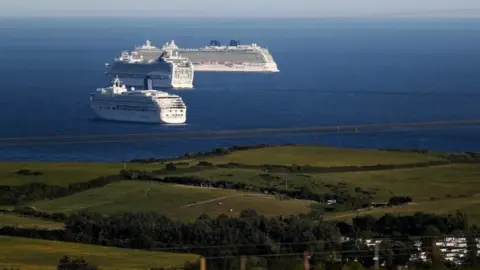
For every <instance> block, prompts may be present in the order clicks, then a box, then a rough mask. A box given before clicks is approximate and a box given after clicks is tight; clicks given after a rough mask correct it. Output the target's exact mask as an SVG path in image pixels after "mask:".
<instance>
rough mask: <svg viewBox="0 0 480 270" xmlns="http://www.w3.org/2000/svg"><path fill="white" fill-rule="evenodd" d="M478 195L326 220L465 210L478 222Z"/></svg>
mask: <svg viewBox="0 0 480 270" xmlns="http://www.w3.org/2000/svg"><path fill="white" fill-rule="evenodd" d="M479 207H480V196H474V197H469V198H454V199H444V200H438V201H429V202H421V203H412V204H408V205H404V206H397V207H391V208H377V209H372V210H368V211H361V212H358V211H349V212H343V213H335V214H331V215H328V216H327V217H326V218H325V219H326V220H343V221H348V220H350V219H352V218H353V217H355V216H363V215H372V216H382V215H384V214H387V213H390V214H397V215H412V214H414V213H416V212H427V213H437V214H441V213H443V214H446V213H454V212H455V211H457V210H460V211H462V212H465V213H466V214H467V217H468V219H469V221H470V223H472V224H480V211H478V208H479Z"/></svg>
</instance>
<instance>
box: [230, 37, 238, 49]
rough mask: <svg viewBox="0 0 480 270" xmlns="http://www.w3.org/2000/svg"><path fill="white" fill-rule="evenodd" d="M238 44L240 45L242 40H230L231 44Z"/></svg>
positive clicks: (233, 45)
mask: <svg viewBox="0 0 480 270" xmlns="http://www.w3.org/2000/svg"><path fill="white" fill-rule="evenodd" d="M238 45H240V41H239V40H233V39H232V40H230V46H232V47H236V46H238Z"/></svg>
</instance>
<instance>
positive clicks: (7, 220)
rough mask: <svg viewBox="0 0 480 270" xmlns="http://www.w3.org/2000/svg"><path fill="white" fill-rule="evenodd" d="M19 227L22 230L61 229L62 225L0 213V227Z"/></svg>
mask: <svg viewBox="0 0 480 270" xmlns="http://www.w3.org/2000/svg"><path fill="white" fill-rule="evenodd" d="M3 226H19V227H22V228H39V229H61V228H63V223H59V222H53V221H48V220H43V219H39V218H31V217H24V216H19V215H14V214H6V213H0V227H3Z"/></svg>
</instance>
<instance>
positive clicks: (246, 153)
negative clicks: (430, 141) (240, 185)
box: [204, 146, 443, 167]
mask: <svg viewBox="0 0 480 270" xmlns="http://www.w3.org/2000/svg"><path fill="white" fill-rule="evenodd" d="M204 160H208V161H211V162H215V163H228V162H235V163H241V164H248V165H263V164H275V165H299V166H300V165H310V166H319V167H334V166H366V165H378V164H409V163H420V162H428V161H434V160H443V159H442V158H440V157H437V156H433V155H427V154H417V153H406V152H405V153H403V152H390V151H378V150H363V149H343V148H334V147H323V146H278V147H269V148H262V149H252V150H243V151H236V152H233V153H231V154H228V155H225V156H220V157H213V158H204Z"/></svg>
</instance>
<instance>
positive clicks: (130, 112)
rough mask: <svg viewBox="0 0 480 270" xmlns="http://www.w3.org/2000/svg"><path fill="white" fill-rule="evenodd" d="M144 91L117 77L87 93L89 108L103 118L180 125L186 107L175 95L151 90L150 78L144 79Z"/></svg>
mask: <svg viewBox="0 0 480 270" xmlns="http://www.w3.org/2000/svg"><path fill="white" fill-rule="evenodd" d="M144 83H145V85H146V87H144V89H143V90H135V88H131V89H130V90H129V89H128V88H127V87H126V86H125V84H123V83H122V81H120V79H119V78H118V77H116V78H115V79H114V81H113V84H112V85H111V86H109V87H106V88H99V89H97V91H96V92H95V93H92V94H91V96H90V108H91V109H92V110H93V111H94V113H95V114H96V116H97V117H99V118H101V119H105V120H113V121H128V122H142V123H167V124H182V123H185V121H186V115H187V106H186V105H185V103H184V102H183V100H182V98H181V97H180V96H178V95H172V94H169V93H166V92H163V91H158V90H153V89H152V80H151V79H150V78H148V77H147V78H145V80H144Z"/></svg>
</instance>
